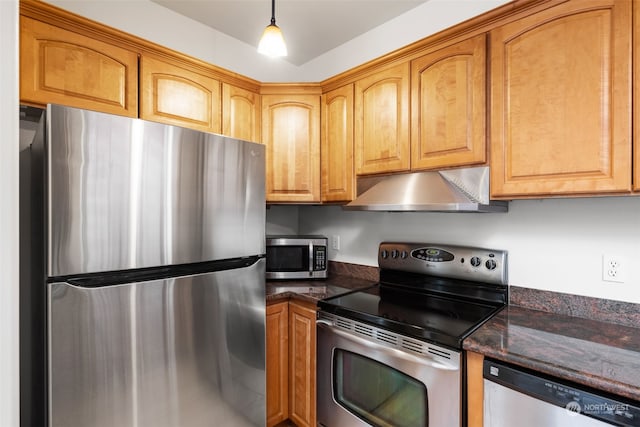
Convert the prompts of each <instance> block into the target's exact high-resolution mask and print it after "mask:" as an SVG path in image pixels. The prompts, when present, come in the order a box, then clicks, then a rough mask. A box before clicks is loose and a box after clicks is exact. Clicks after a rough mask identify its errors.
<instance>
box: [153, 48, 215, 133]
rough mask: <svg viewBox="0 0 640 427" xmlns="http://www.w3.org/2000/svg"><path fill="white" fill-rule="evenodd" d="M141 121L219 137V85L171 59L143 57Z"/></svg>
mask: <svg viewBox="0 0 640 427" xmlns="http://www.w3.org/2000/svg"><path fill="white" fill-rule="evenodd" d="M140 118H141V119H145V120H151V121H155V122H162V123H167V124H170V125H176V126H184V127H188V128H192V129H197V130H202V131H205V132H214V133H220V132H221V126H220V82H219V81H218V80H216V79H213V78H211V77H208V76H206V75H203V74H200V73H197V72H195V71H192V70H189V69H186V68H183V67H182V66H180V65H178V64H174V63H173V62H171V61H170V60H168V59H159V58H153V57H150V56H142V57H141V58H140Z"/></svg>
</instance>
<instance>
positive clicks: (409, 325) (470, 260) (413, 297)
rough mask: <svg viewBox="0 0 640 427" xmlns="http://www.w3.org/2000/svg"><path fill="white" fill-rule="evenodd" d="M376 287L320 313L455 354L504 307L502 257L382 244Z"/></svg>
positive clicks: (330, 303) (324, 304) (331, 301)
mask: <svg viewBox="0 0 640 427" xmlns="http://www.w3.org/2000/svg"><path fill="white" fill-rule="evenodd" d="M378 263H379V265H380V267H381V271H380V283H379V284H378V285H376V286H375V287H373V288H369V289H366V290H362V291H356V292H352V293H349V294H346V295H340V296H336V297H332V298H327V299H325V300H322V301H320V302H319V306H320V309H321V310H323V311H326V312H329V313H333V314H336V315H339V316H343V317H347V318H351V319H353V320H358V321H361V322H364V323H369V324H372V325H375V326H378V327H380V328H383V329H387V330H390V331H392V332H396V333H399V334H402V335H406V336H409V337H413V338H417V339H420V340H424V341H429V342H433V343H436V344H441V345H445V346H448V347H452V348H455V349H460V348H462V340H463V339H464V338H466V337H467V336H469V335H470V334H471V333H472V332H473V331H474V330H475V329H476V328H478V327H479V326H480V325H481V324H482V323H484V322H485V321H486V320H487V319H489V318H490V317H491V316H493V315H494V314H495V313H497V312H498V311H499V310H500V309H501V308H502V307H504V305H506V302H507V285H506V252H504V251H496V250H487V249H479V248H465V247H459V246H450V245H433V244H416V243H387V242H385V243H382V244H381V245H380V250H379V256H378Z"/></svg>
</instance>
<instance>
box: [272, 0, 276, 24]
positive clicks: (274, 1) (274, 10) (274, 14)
mask: <svg viewBox="0 0 640 427" xmlns="http://www.w3.org/2000/svg"><path fill="white" fill-rule="evenodd" d="M271 25H276V0H271Z"/></svg>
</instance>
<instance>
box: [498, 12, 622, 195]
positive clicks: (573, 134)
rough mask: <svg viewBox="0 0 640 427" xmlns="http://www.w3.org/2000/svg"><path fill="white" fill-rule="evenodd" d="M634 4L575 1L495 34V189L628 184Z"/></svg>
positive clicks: (524, 191) (573, 189)
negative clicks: (631, 37) (631, 34)
mask: <svg viewBox="0 0 640 427" xmlns="http://www.w3.org/2000/svg"><path fill="white" fill-rule="evenodd" d="M630 6H631V2H615V3H613V2H610V1H580V2H568V3H565V4H562V5H560V6H556V7H554V8H550V9H547V10H545V11H543V12H540V13H538V14H535V15H532V16H530V17H527V18H524V19H522V20H519V21H516V22H513V23H511V24H508V25H505V26H504V27H501V28H499V29H496V30H495V31H492V34H491V49H492V52H491V54H492V56H491V65H492V85H491V87H492V97H491V102H492V108H491V112H492V158H491V165H492V177H491V178H492V181H491V184H492V194H493V195H495V196H516V197H517V196H527V195H545V194H550V195H554V194H580V193H598V192H616V191H628V190H629V189H630V183H631V179H630V178H631V177H630V174H631V142H630V134H631V122H630V114H629V111H630V106H631V99H630V90H629V85H630V63H629V60H630V55H629V50H630V42H631V40H630V24H631V17H630Z"/></svg>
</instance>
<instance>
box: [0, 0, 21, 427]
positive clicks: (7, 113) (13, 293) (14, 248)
mask: <svg viewBox="0 0 640 427" xmlns="http://www.w3.org/2000/svg"><path fill="white" fill-rule="evenodd" d="M0 52H2V61H3V64H2V66H0V94H2V96H0V201H1V205H0V272H2V282H1V283H0V289H1V290H2V297H0V343H2V345H1V346H0V426H2V427H17V426H18V425H19V400H18V396H19V390H20V389H19V379H18V372H19V370H20V365H19V359H18V355H19V351H18V262H19V259H18V1H17V0H0Z"/></svg>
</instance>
